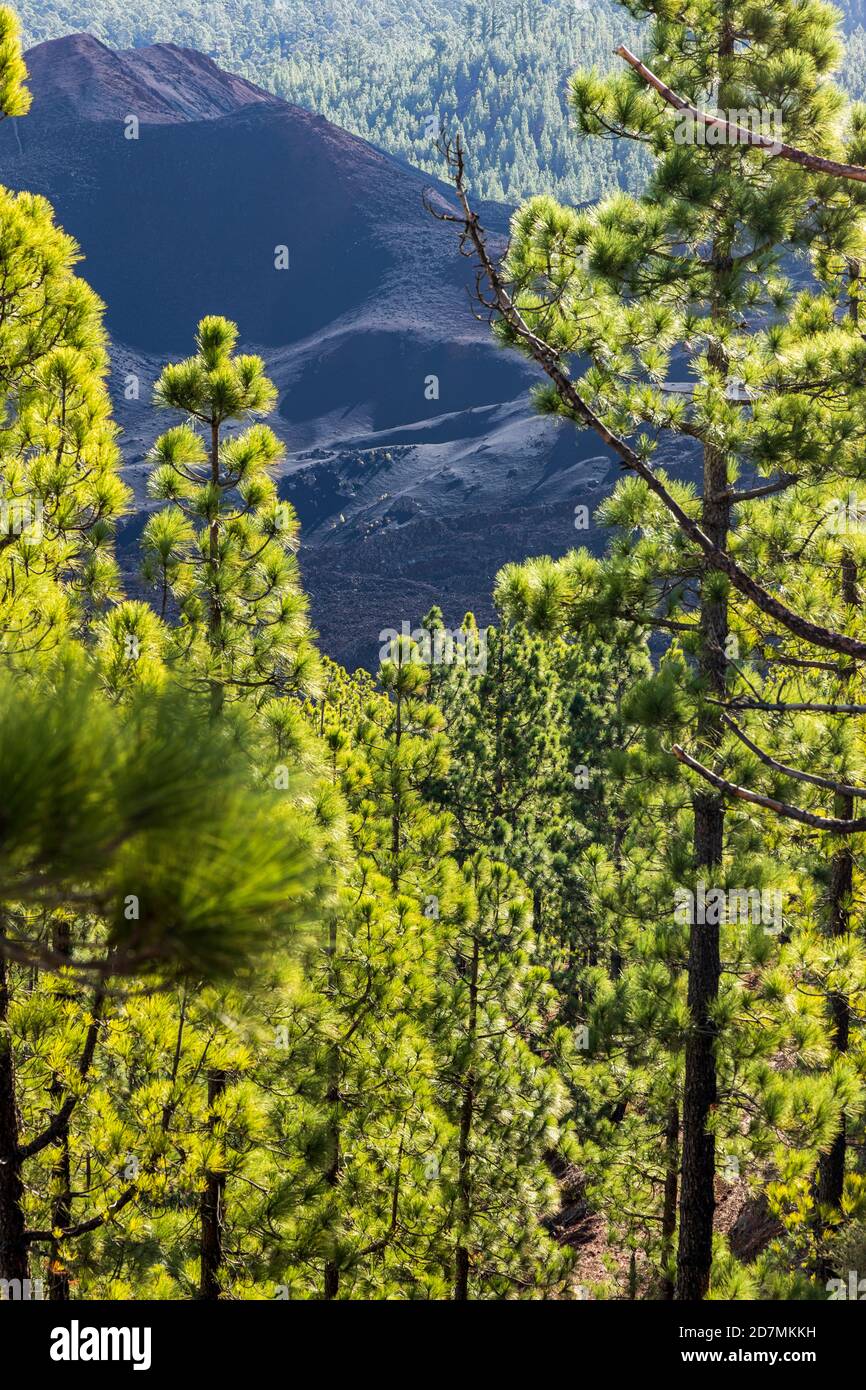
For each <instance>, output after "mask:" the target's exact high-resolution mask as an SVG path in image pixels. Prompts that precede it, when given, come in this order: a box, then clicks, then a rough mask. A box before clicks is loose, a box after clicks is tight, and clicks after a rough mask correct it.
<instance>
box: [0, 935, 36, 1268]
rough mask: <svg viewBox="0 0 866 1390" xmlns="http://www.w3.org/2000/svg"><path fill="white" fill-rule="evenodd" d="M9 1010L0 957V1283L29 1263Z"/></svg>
mask: <svg viewBox="0 0 866 1390" xmlns="http://www.w3.org/2000/svg"><path fill="white" fill-rule="evenodd" d="M9 1006H10V991H9V967H8V965H7V962H6V960H5V958H4V957H3V956H2V955H0V1279H19V1280H21V1281H23V1280H25V1279H29V1278H30V1260H29V1256H28V1248H27V1242H26V1240H25V1238H24V1231H25V1227H24V1210H23V1202H24V1182H23V1177H22V1172H21V1168H22V1163H21V1155H20V1144H21V1126H20V1121H19V1116H18V1104H17V1100H16V1095H15V1059H14V1055H13V1052H12V1039H11V1037H10V1035H9V1030H8V1020H9Z"/></svg>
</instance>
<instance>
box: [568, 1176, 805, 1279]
mask: <svg viewBox="0 0 866 1390" xmlns="http://www.w3.org/2000/svg"><path fill="white" fill-rule="evenodd" d="M557 1177H558V1179H559V1186H560V1192H561V1194H562V1201H561V1205H560V1207H559V1210H558V1211H557V1212H556V1213H555V1215H554V1216H552V1217H551V1218H550V1221H549V1228H550V1230H551V1232H552V1233H553V1235H554V1236H555V1237H556V1238H557V1240H559V1241H561V1242H562V1244H564V1245H567V1246H568V1247H569V1248H570V1249H571V1250H573V1251H574V1252H575V1255H576V1260H575V1266H574V1272H573V1285H574V1288H575V1290H582V1291H583V1293H582V1296H583V1297H588V1298H591V1297H593V1292H592V1291H593V1290H595V1289H598V1288H599V1286H601V1285H604V1286H606V1293H605V1296H606V1297H607V1298H624V1297H625V1290H626V1285H627V1278H628V1265H629V1252H628V1251H627V1250H625V1249H623V1248H622V1247H617V1246H615V1245H613V1244H612V1243H611V1240H610V1232H609V1231H608V1227H607V1220H606V1218H605V1216H604V1214H603V1213H601V1212H598V1211H594V1210H593V1208H592V1206H591V1205H590V1203H589V1201H588V1200H587V1197H586V1185H585V1180H584V1175H583V1172H582V1170H581V1169H580V1168H578V1167H576V1166H575V1165H573V1164H572V1165H570V1166H568V1167H564V1168H562V1169H561V1171H559V1172H558V1173H557ZM715 1226H716V1230H717V1231H718V1232H719V1233H720V1234H722V1235H724V1236H726V1237H727V1240H728V1243H729V1245H730V1247H731V1250H732V1252H733V1253H734V1254H735V1255H736V1256H737V1258H738V1259H740V1260H743V1261H744V1262H745V1263H748V1262H749V1261H751V1260H753V1259H755V1258H756V1256H758V1255H759V1254H760V1253H761V1251H762V1250H764V1249H765V1247H766V1246H767V1245H768V1244H769V1242H770V1241H771V1240H772V1239H773V1238H774V1237H775V1236H776V1235H778V1234H779V1230H780V1228H779V1226H778V1224H777V1222H776V1221H775V1219H774V1218H773V1217H772V1216H771V1215H770V1213H769V1211H768V1210H767V1203H766V1199H765V1197H764V1196H763V1194H760V1195H758V1196H755V1194H754V1193H753V1192H751V1191H750V1189H749V1185H748V1183H747V1182H746V1181H745V1179H744V1178H738V1179H737V1180H736V1181H734V1182H725V1181H724V1180H723V1179H721V1178H719V1179H717V1181H716V1219H715ZM640 1264H641V1259H640V1256H639V1257H638V1279H639V1280H640V1278H641V1272H640ZM642 1296H646V1295H645V1294H644V1295H642Z"/></svg>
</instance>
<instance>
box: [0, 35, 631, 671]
mask: <svg viewBox="0 0 866 1390" xmlns="http://www.w3.org/2000/svg"><path fill="white" fill-rule="evenodd" d="M28 65H29V68H30V74H31V83H30V85H31V88H32V90H33V94H34V103H33V109H32V112H31V114H30V115H29V116H28V117H27V118H26V119H24V120H22V121H14V122H13V121H8V122H6V123H4V125H3V126H2V127H0V160H2V168H3V179H4V181H5V182H6V183H8V184H10V185H11V186H13V187H21V188H31V189H33V190H35V191H37V192H41V193H44V194H46V196H48V197H49V198H50V199H51V201H52V202H53V204H54V206H55V207H56V209H57V212H58V217H59V220H60V221H61V222H62V224H63V225H64V226H65V227H66V229H67V230H68V231H70V232H71V233H72V234H73V235H74V236H75V237H76V238H77V239H78V241H79V243H80V245H81V247H82V250H83V252H84V255H85V264H84V267H83V271H84V274H85V275H86V276H87V278H88V279H89V280H90V282H91V284H92V285H93V286H94V288H95V289H96V290H97V291H98V292H99V293H100V295H102V297H103V298H104V300H105V301H106V305H107V321H108V326H109V329H110V331H111V334H112V339H113V342H114V344H115V349H114V357H113V365H114V372H113V380H112V385H113V388H114V395H115V400H116V404H117V413H118V418H119V419H120V420H121V423H122V424H123V425H124V428H125V431H126V434H125V442H124V453H125V458H126V460H127V466H128V469H129V474H130V479H131V481H132V482H133V485H134V486H135V487H136V492H137V495H138V497H139V499H140V500H141V499H142V469H141V460H142V457H143V454H144V451H145V450H146V448H147V447H148V445H149V444H150V442H151V441H152V439H153V437H154V434H155V432H156V431H157V430H158V429H159V428H163V427H164V426H165V423H166V421H165V420H164V419H161V418H158V417H155V415H154V412H152V411H151V410H150V408H149V406H148V404H147V402H148V401H149V398H150V391H151V386H152V382H153V379H154V377H155V375H156V372H157V370H158V368H159V365H160V364H161V362H162V361H163V360H165V359H166V358H168V357H172V356H179V355H182V354H185V353H186V352H188V351H189V350H190V346H191V338H192V332H193V329H194V326H195V323H196V322H197V320H198V319H199V318H200V317H201V316H202V314H205V313H224V314H227V315H229V317H231V318H234V319H236V320H237V322H238V323H239V325H240V329H241V335H242V340H243V343H244V346H245V347H246V348H248V349H255V350H259V351H261V352H262V353H263V354H264V356H265V357H266V358H267V361H268V366H269V370H270V372H271V374H272V376H273V377H274V379H275V380H276V382H277V384H278V386H279V388H280V406H279V411H278V413H277V415H275V417H274V420H273V423H274V426H275V428H276V429H277V430H278V431H279V432H280V434H281V435H282V436H283V438H284V439H285V441H286V444H287V449H288V455H287V461H286V464H285V467H284V477H283V481H282V484H281V490H282V491H283V493H284V495H286V496H288V497H290V498H291V499H292V500H293V501H294V502H295V504H296V505H297V507H298V510H299V513H300V516H301V520H302V523H303V528H304V546H305V548H304V553H303V566H304V571H305V575H306V580H307V585H308V588H309V590H310V593H311V595H312V599H313V607H314V614H315V618H316V621H317V623H318V625H319V627H320V630H321V632H322V638H323V644H324V646H325V647H326V649H327V650H329V651H331V652H332V653H334V654H335V655H337V656H339V657H340V658H341V659H342V660H344V661H346V662H347V663H349V664H352V663H354V662H360V661H365V662H369V661H371V660H373V659H374V658H375V651H376V649H377V647H378V645H379V641H378V633H379V631H380V630H381V629H382V628H384V627H388V626H394V627H399V625H400V623H401V622H402V621H403V620H404V619H409V620H414V619H416V618H417V617H419V616H420V615H421V613H422V612H423V611H424V609H425V608H426V607H427V606H429V603H430V602H431V601H433V600H434V599H439V600H440V601H442V602H443V607H444V608H445V609H446V613H447V616H448V617H449V618H450V619H451V620H453V621H459V619H460V617H462V614H463V612H464V611H465V609H466V608H468V607H472V608H474V609H475V610H476V611H477V612H478V613H479V615H484V616H487V615H489V613H490V609H489V590H490V585H491V581H492V579H493V576H494V574H495V572H496V570H497V568H498V567H499V566H500V565H501V564H502V563H504V562H505V561H506V560H509V559H519V558H522V557H523V556H525V555H528V554H536V553H539V552H541V551H553V552H556V553H561V552H562V551H563V550H564V549H566V548H567V547H568V546H569V545H570V544H572V543H573V541H574V540H575V532H574V531H573V529H572V518H573V514H574V507H575V505H576V504H578V503H581V502H583V503H586V504H587V505H590V506H591V505H592V502H593V500H594V497H593V494H594V493H596V494H597V491H598V489H599V487H600V486H602V485H603V483H604V482H605V480H606V478H607V476H608V475H609V472H610V467H609V463H608V461H607V460H606V459H605V458H602V457H600V456H599V451H598V448H597V445H596V444H595V442H594V440H593V439H592V438H590V437H588V436H578V435H575V433H574V432H573V431H572V430H571V429H570V428H568V427H565V426H559V425H556V424H553V423H551V422H548V421H541V420H538V419H536V418H535V417H533V416H532V414H531V411H530V409H529V406H528V403H527V390H528V387H529V385H531V383H532V381H533V379H534V374H533V372H532V370H531V369H530V368H529V367H528V366H527V365H526V364H525V363H523V362H522V361H521V360H520V359H519V358H517V357H516V356H515V355H513V354H508V353H504V352H502V351H500V350H499V349H498V348H497V347H496V346H495V345H494V344H493V342H492V341H491V338H490V335H489V331H488V329H487V327H486V325H483V324H479V323H477V322H476V321H475V320H474V319H473V316H472V312H471V306H470V304H469V302H468V300H467V293H466V291H467V289H468V287H469V286H470V284H471V275H470V272H469V268H468V266H467V264H466V262H465V261H464V260H462V259H461V257H460V256H459V255H458V254H457V247H456V243H455V238H454V234H453V231H452V229H450V228H448V227H446V226H443V225H442V224H440V223H437V222H436V221H435V220H434V219H432V218H431V217H430V216H429V214H428V213H427V212H426V211H425V210H424V208H423V206H422V201H421V197H422V193H423V191H424V189H425V188H426V187H428V186H429V184H430V180H429V178H428V177H427V176H426V175H423V174H421V173H419V172H418V171H416V170H414V169H411V168H409V167H408V166H406V165H404V164H402V163H401V162H400V161H399V160H396V159H393V158H391V157H390V156H387V155H385V154H383V153H381V152H380V151H378V150H376V149H373V148H372V147H371V146H370V145H368V144H365V143H364V142H363V141H361V140H358V139H356V138H355V137H354V136H351V135H348V134H347V133H346V132H344V131H341V130H338V129H337V128H336V127H334V126H332V125H330V124H329V123H328V122H327V121H325V120H323V119H322V118H321V117H318V116H313V115H311V114H309V113H308V112H305V111H301V110H299V109H298V108H296V107H292V106H289V105H287V104H286V103H285V102H282V101H279V100H278V99H277V98H275V97H272V96H270V95H268V94H267V93H265V92H263V91H261V90H260V89H259V88H257V87H254V86H253V85H251V84H250V83H247V82H245V81H243V80H241V79H239V78H236V77H232V76H230V75H228V74H226V73H223V72H221V71H220V69H219V68H217V67H216V65H215V64H214V63H212V62H211V61H210V60H209V59H207V58H204V57H202V56H201V55H200V54H197V53H193V52H190V51H189V50H186V49H180V48H176V47H175V46H173V45H171V44H157V45H154V46H152V47H150V48H143V49H136V50H130V51H129V52H124V53H113V52H111V51H110V50H109V49H107V48H105V47H104V45H102V44H100V43H98V42H97V41H96V40H95V39H92V38H90V37H89V36H87V35H76V36H74V37H72V38H68V39H58V40H55V41H53V42H51V43H46V44H41V45H40V46H39V47H38V48H35V49H33V50H31V52H30V53H29V54H28ZM130 117H135V118H136V121H137V122H138V132H137V133H138V138H137V139H129V138H127V133H128V132H129V131H130V130H131V129H133V127H134V123H133V122H131V121H130V119H129V118H130ZM435 196H437V197H439V198H441V199H443V200H444V199H445V198H447V189H445V188H444V187H441V186H440V187H439V189H438V190H437V192H436V194H435ZM506 218H507V210H506V209H501V208H496V207H489V208H486V209H485V220H486V222H487V224H488V225H489V226H490V227H491V228H492V229H493V230H494V231H498V232H504V231H505V228H506ZM280 247H285V248H287V251H288V259H289V268H288V269H277V268H276V266H275V257H276V255H277V254H278V250H277V249H278V248H280ZM130 373H133V374H135V375H137V376H138V377H139V378H140V381H141V388H140V390H141V400H140V402H139V403H136V402H128V401H126V400H125V399H124V385H125V382H126V380H127V377H128V374H130ZM431 377H436V378H437V379H438V398H436V396H435V392H431V391H430V390H429V389H428V383H429V379H430V378H431ZM428 395H433V396H434V398H433V399H427V397H428ZM140 525H141V521H140V518H138V519H136V520H134V521H132V522H131V523H130V524H129V525H128V526H127V528H126V532H125V542H126V545H127V547H128V557H129V559H128V563H129V565H130V567H132V566H134V563H135V555H134V544H133V543H134V540H135V537H136V535H137V533H138V531H139V530H140ZM577 539H579V540H586V536H585V535H581V536H580V537H577Z"/></svg>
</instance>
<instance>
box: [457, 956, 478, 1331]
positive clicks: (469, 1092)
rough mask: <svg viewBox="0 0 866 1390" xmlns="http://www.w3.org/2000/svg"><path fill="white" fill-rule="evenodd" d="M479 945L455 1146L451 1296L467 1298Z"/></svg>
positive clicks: (472, 975)
mask: <svg viewBox="0 0 866 1390" xmlns="http://www.w3.org/2000/svg"><path fill="white" fill-rule="evenodd" d="M480 954H481V952H480V945H479V940H478V934H477V932H476V934H475V937H474V939H473V942H472V969H471V973H470V976H469V1029H468V1044H469V1070H468V1072H467V1074H466V1082H465V1090H464V1093H463V1104H462V1106H461V1108H460V1137H459V1140H458V1148H457V1213H458V1222H459V1225H458V1230H459V1231H460V1237H459V1240H458V1245H457V1250H456V1252H455V1262H454V1300H455V1302H457V1303H465V1302H467V1300H468V1298H469V1248H468V1245H467V1244H466V1241H467V1239H468V1234H469V1223H470V1220H471V1218H472V1160H471V1150H472V1120H473V1116H474V1113H475V1065H474V1057H475V1037H476V1033H477V1031H478V966H479V960H480Z"/></svg>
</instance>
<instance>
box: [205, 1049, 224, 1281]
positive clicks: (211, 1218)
mask: <svg viewBox="0 0 866 1390" xmlns="http://www.w3.org/2000/svg"><path fill="white" fill-rule="evenodd" d="M225 1089H226V1074H225V1072H224V1071H210V1072H208V1078H207V1103H208V1108H209V1109H210V1111H211V1115H210V1119H209V1121H208V1128H209V1129H211V1130H213V1128H214V1115H213V1107H214V1106H215V1105H216V1103H217V1101H218V1100H219V1098H220V1096H221V1095H222V1094H223V1092H224V1091H225ZM225 1187H226V1175H225V1172H224V1171H220V1172H208V1173H207V1174H206V1176H205V1190H204V1192H203V1193H202V1197H201V1204H200V1207H199V1215H200V1219H201V1273H200V1281H199V1298H208V1299H214V1298H219V1297H220V1295H221V1293H222V1265H223V1216H224V1211H225Z"/></svg>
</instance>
